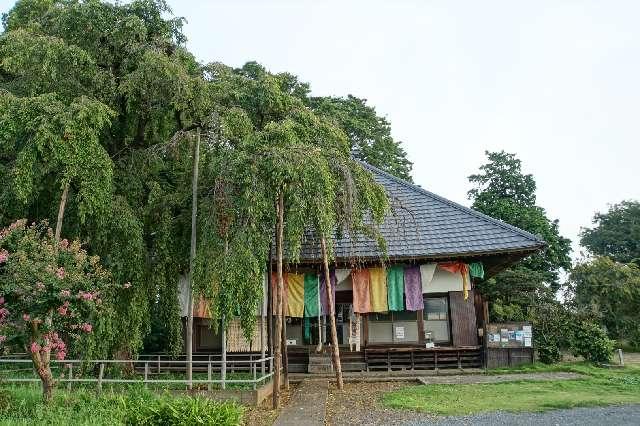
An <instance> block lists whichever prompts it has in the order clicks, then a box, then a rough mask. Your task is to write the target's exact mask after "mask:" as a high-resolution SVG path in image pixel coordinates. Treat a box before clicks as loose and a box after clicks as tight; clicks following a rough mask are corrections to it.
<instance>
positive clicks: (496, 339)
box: [487, 322, 533, 348]
mask: <svg viewBox="0 0 640 426" xmlns="http://www.w3.org/2000/svg"><path fill="white" fill-rule="evenodd" d="M487 346H488V347H490V348H531V347H533V329H532V327H531V325H530V324H527V323H519V322H509V323H492V324H488V325H487Z"/></svg>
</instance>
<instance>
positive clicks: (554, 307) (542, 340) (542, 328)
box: [529, 302, 572, 364]
mask: <svg viewBox="0 0 640 426" xmlns="http://www.w3.org/2000/svg"><path fill="white" fill-rule="evenodd" d="M571 317H572V315H571V313H570V312H569V311H568V310H567V309H566V307H565V306H564V305H562V304H560V303H558V302H551V303H544V304H540V305H538V306H535V307H532V308H531V310H530V312H529V318H530V320H531V322H532V324H533V338H534V343H535V347H536V349H537V351H538V359H539V360H540V361H541V362H543V363H545V364H553V363H556V362H558V361H560V358H561V355H562V350H563V349H566V348H567V347H568V346H569V342H568V339H567V336H568V335H569V331H570V324H571Z"/></svg>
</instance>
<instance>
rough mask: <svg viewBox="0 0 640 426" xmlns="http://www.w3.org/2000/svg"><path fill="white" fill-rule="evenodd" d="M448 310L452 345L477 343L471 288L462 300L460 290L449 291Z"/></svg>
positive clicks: (473, 344) (472, 344)
mask: <svg viewBox="0 0 640 426" xmlns="http://www.w3.org/2000/svg"><path fill="white" fill-rule="evenodd" d="M449 311H450V313H451V338H452V340H453V342H452V343H453V346H475V345H477V344H478V328H477V326H476V308H475V304H474V294H473V290H470V291H469V297H468V298H467V300H464V296H463V294H462V292H461V291H451V292H449Z"/></svg>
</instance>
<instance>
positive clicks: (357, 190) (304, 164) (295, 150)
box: [196, 80, 388, 405]
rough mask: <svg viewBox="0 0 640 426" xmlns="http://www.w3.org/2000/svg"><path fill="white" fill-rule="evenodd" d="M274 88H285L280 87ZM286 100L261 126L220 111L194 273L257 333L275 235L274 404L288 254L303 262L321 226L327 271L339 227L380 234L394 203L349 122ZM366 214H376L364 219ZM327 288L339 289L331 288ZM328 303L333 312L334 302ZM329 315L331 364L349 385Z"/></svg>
mask: <svg viewBox="0 0 640 426" xmlns="http://www.w3.org/2000/svg"><path fill="white" fill-rule="evenodd" d="M225 82H228V80H227V81H225ZM217 84H220V83H219V82H217ZM227 89H228V88H227ZM275 95H282V94H281V93H278V92H277V91H276V93H275V94H274V96H275ZM287 102H289V104H290V105H292V107H291V108H290V110H289V111H288V112H287V114H286V115H284V116H283V118H282V119H281V120H277V121H270V122H269V123H267V124H266V125H264V126H263V127H261V128H260V127H259V126H256V124H255V121H254V120H252V118H251V115H250V113H248V112H247V111H246V110H245V109H243V108H240V107H237V106H233V107H230V108H228V109H226V110H225V111H224V112H222V113H220V115H219V126H217V129H216V131H215V132H211V133H210V134H209V137H208V140H209V142H208V143H205V144H204V145H205V146H206V149H205V150H204V152H205V153H204V154H203V160H202V161H203V164H204V166H203V169H202V173H201V178H202V185H201V187H200V192H201V194H202V195H201V197H202V198H201V200H200V207H199V209H200V211H201V213H202V214H201V216H200V219H199V236H200V240H199V246H198V267H197V274H196V277H197V278H196V289H197V292H198V293H199V294H202V295H204V297H206V298H207V299H209V300H211V301H212V302H213V304H212V310H211V313H212V317H213V319H214V321H213V322H214V323H218V322H219V320H221V319H225V321H224V322H223V327H226V325H227V324H226V323H227V322H228V320H229V319H230V318H233V317H234V316H236V315H238V314H239V315H240V319H241V323H242V327H243V330H244V332H245V334H246V336H247V337H250V336H251V334H252V332H253V330H254V325H255V319H256V312H257V307H258V304H259V303H260V301H261V296H260V295H261V294H262V283H263V277H264V268H265V265H267V263H268V261H269V256H270V243H271V241H272V239H273V238H274V237H275V243H276V250H275V251H276V264H277V286H276V291H275V292H274V300H275V302H276V303H275V304H276V308H275V315H276V326H275V336H274V339H273V343H274V363H275V376H274V382H275V383H274V389H275V395H274V404H276V405H277V402H278V389H279V386H280V371H281V368H282V364H281V363H282V358H281V355H282V350H283V349H282V344H281V341H282V340H281V335H282V329H283V318H284V316H285V307H284V305H283V294H284V288H283V287H284V286H283V270H284V267H285V261H286V262H288V263H289V264H294V263H296V262H298V261H299V257H300V248H301V244H302V242H303V240H304V238H305V234H306V233H307V231H313V234H314V238H315V240H316V242H317V243H318V244H319V245H320V246H321V247H322V250H321V251H322V253H323V260H324V269H323V273H325V274H328V273H329V272H328V267H329V266H328V265H329V262H330V261H331V260H332V258H333V236H334V235H335V234H336V232H338V233H340V234H345V233H347V234H348V235H351V236H354V237H355V236H357V235H360V234H362V233H366V234H368V235H374V234H376V231H375V230H376V227H375V224H376V223H379V222H381V221H382V219H383V218H384V214H385V212H386V211H387V208H388V201H387V197H386V194H385V192H384V190H383V189H382V188H381V187H380V186H378V185H377V184H376V183H375V182H374V181H373V178H372V176H371V175H370V174H369V173H368V172H367V171H366V170H364V169H363V168H362V166H361V164H360V163H359V162H357V161H355V160H353V159H352V158H351V156H350V151H349V146H348V141H347V139H346V136H345V135H344V133H343V132H342V130H340V129H339V128H337V127H336V126H335V125H334V124H333V123H331V122H329V121H327V120H324V119H321V118H319V117H318V116H316V115H315V114H314V113H312V112H311V111H309V110H308V109H306V108H304V107H299V108H296V107H295V106H296V105H299V104H298V103H297V102H296V101H295V99H288V100H287ZM281 104H282V103H280V105H281ZM367 217H369V218H371V220H368V221H367V220H365V219H366V218H367ZM285 248H286V250H285ZM285 251H286V253H285ZM327 282H329V283H330V280H328V281H327ZM329 294H330V297H332V294H333V293H332V291H329ZM330 306H331V307H332V308H331V309H332V310H333V301H330ZM331 314H332V315H331V318H332V322H331V327H332V333H331V334H332V348H333V351H334V352H333V362H334V364H335V371H336V375H337V376H336V379H337V381H338V384H339V386H340V387H342V375H341V368H340V361H339V352H338V351H339V348H338V344H337V334H336V332H335V318H334V316H333V312H331Z"/></svg>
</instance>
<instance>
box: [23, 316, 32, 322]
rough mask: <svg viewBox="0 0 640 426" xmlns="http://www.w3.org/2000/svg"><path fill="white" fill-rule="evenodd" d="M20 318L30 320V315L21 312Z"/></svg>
mask: <svg viewBox="0 0 640 426" xmlns="http://www.w3.org/2000/svg"><path fill="white" fill-rule="evenodd" d="M22 319H23V320H25V321H29V320H31V315H29V314H22Z"/></svg>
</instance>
